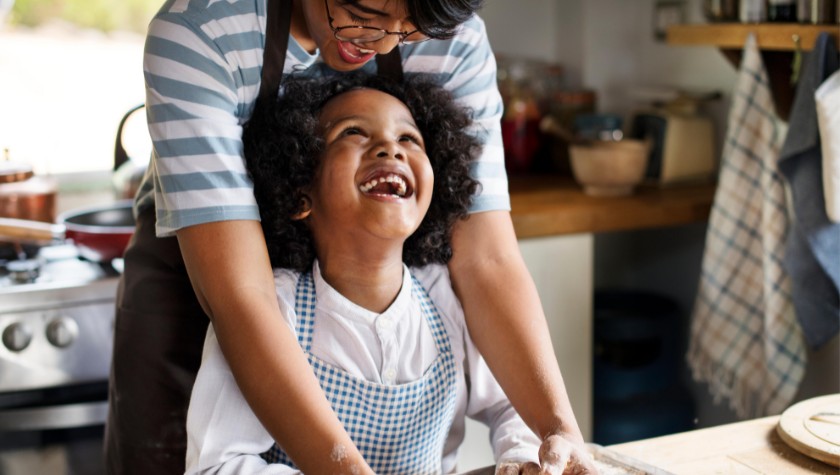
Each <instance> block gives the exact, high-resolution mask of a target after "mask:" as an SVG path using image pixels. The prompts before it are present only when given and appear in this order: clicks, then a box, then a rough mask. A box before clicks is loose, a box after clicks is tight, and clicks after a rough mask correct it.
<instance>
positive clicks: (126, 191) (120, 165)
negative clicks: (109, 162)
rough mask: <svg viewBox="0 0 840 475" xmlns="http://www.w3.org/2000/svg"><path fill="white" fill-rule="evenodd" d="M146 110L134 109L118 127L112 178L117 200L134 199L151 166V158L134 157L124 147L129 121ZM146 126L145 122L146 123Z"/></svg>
mask: <svg viewBox="0 0 840 475" xmlns="http://www.w3.org/2000/svg"><path fill="white" fill-rule="evenodd" d="M143 108H145V104H140V105H137V106H134V107H132V108H131V109H129V110H128V112H126V113H125V115H124V116H123V117H122V119H121V120H120V124H119V126H118V127H117V138H116V141H115V143H114V172H113V175H112V176H111V184H112V186H113V189H114V194H115V196H116V198H117V199H119V200H123V199H133V198H134V196H135V195H136V194H137V190H138V189H140V183H141V182H142V181H143V176H144V175H145V174H146V168H148V165H149V156H148V155H147V156H146V158H145V159H142V158H139V157H134V156H131V155H129V154H128V152H127V151H126V148H125V145H124V138H123V135H124V132H125V129H126V126H127V124H128V123H129V119H130V118H132V117H133V116H134V114H135V113H138V111H140V110H141V109H143ZM144 125H145V121H144Z"/></svg>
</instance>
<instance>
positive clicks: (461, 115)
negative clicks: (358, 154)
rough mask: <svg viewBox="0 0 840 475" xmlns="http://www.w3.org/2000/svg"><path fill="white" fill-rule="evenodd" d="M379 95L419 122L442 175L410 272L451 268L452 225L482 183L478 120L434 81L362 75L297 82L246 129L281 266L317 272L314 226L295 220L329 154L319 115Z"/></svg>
mask: <svg viewBox="0 0 840 475" xmlns="http://www.w3.org/2000/svg"><path fill="white" fill-rule="evenodd" d="M359 88H368V89H375V90H379V91H382V92H385V93H387V94H390V95H391V96H394V97H395V98H397V99H399V100H400V101H402V102H403V103H404V104H405V105H406V106H407V107H408V110H409V111H410V112H411V114H412V116H413V117H414V121H415V123H416V124H417V127H418V128H419V129H420V133H421V134H422V136H423V140H424V142H425V144H426V154H427V155H428V157H429V161H430V162H431V165H432V171H433V172H434V178H435V180H434V189H433V191H432V200H431V203H430V205H429V210H428V212H427V213H426V216H425V217H424V219H423V221H422V222H421V223H420V226H419V227H418V229H417V230H416V231H415V232H414V233H413V234H412V235H411V236H410V237H409V238H408V239H407V240H406V242H405V245H404V246H403V261H404V262H405V263H406V264H408V265H410V266H422V265H426V264H430V263H446V262H447V261H449V258H450V257H451V256H452V246H451V242H450V237H451V232H452V226H453V225H454V224H455V222H456V221H457V220H459V219H461V218H463V217H465V216H466V215H467V209H468V207H469V205H470V203H471V201H472V197H473V195H474V194H475V193H476V192H477V191H478V187H479V184H478V182H477V181H475V180H474V179H472V177H471V176H470V173H469V164H470V162H471V161H472V159H473V156H474V155H475V154H477V153H478V152H479V150H480V143H479V142H478V140H477V139H476V138H475V137H474V136H473V135H472V134H470V133H468V132H467V129H468V127H470V125H471V123H472V121H471V118H470V113H469V111H467V110H466V109H463V108H461V107H459V106H457V105H456V104H455V102H454V101H453V98H452V95H451V93H449V92H448V91H447V90H445V89H443V88H442V87H440V86H437V85H436V84H434V83H433V82H431V81H430V80H428V79H424V78H421V77H414V78H412V79H408V80H406V81H405V82H404V83H395V82H393V81H390V80H387V79H384V78H381V77H377V76H367V75H364V74H362V73H351V74H340V75H338V76H336V77H334V78H330V79H319V80H315V79H300V78H293V77H292V78H289V79H287V80H285V81H284V82H283V84H282V85H281V91H282V92H281V95H280V97H279V98H278V99H277V100H276V101H274V102H268V101H266V102H260V103H258V105H257V107H256V108H255V110H254V114H253V116H252V117H251V120H250V121H249V122H248V123H247V124H245V128H244V132H243V140H244V147H245V163H246V167H247V170H248V174H249V176H250V178H251V180H252V181H253V182H254V195H255V196H256V199H257V203H258V204H259V208H260V216H261V218H262V228H263V233H264V234H265V240H266V244H267V245H268V254H269V257H270V259H271V264H272V266H274V267H283V268H288V269H294V270H297V271H301V272H303V271H306V270H309V268H311V266H312V262H313V261H314V259H315V247H314V243H313V240H312V234H311V232H310V230H309V227H308V226H307V225H306V223H305V222H304V221H303V220H295V219H292V218H293V216H295V215H297V214H298V213H300V212H301V211H303V204H304V190H306V189H307V188H309V187H310V186H311V185H312V183H313V181H314V179H315V175H316V171H317V169H318V162H319V158H320V157H321V154H322V152H323V150H324V139H323V137H322V136H321V135H320V132H319V127H318V115H319V114H320V111H321V108H322V107H323V106H324V104H325V103H326V102H327V101H328V100H330V99H332V98H333V97H335V96H337V95H339V94H342V93H344V92H347V91H350V90H354V89H359Z"/></svg>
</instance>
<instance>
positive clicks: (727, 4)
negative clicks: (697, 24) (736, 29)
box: [703, 0, 738, 22]
mask: <svg viewBox="0 0 840 475" xmlns="http://www.w3.org/2000/svg"><path fill="white" fill-rule="evenodd" d="M703 15H705V17H706V20H708V21H711V22H727V21H737V20H738V2H737V0H703Z"/></svg>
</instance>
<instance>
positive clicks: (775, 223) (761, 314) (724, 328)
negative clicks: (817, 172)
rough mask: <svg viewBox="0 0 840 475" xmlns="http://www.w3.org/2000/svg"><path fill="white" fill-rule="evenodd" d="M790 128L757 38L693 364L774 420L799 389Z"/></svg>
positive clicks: (719, 208)
mask: <svg viewBox="0 0 840 475" xmlns="http://www.w3.org/2000/svg"><path fill="white" fill-rule="evenodd" d="M785 133H786V126H785V124H784V122H782V121H781V120H780V119H779V118H778V117H777V116H776V115H775V113H774V108H773V100H772V98H771V95H770V89H769V86H768V79H767V72H766V70H765V69H764V65H763V63H762V60H761V55H760V53H759V51H758V48H757V46H756V42H755V38H754V37H753V36H752V35H750V36H749V37H748V38H747V41H746V44H745V47H744V52H743V59H742V61H741V65H740V69H739V73H738V80H737V85H736V88H735V91H734V93H733V97H732V106H731V109H730V111H729V122H728V129H727V132H726V141H725V144H724V150H723V156H722V158H721V166H720V175H719V177H718V187H717V191H716V193H715V198H714V203H713V206H712V211H711V215H710V216H709V226H708V231H707V233H706V244H705V246H706V247H705V251H704V255H703V263H702V269H701V276H700V284H699V288H698V293H697V299H696V301H695V304H694V309H693V313H692V321H691V339H690V341H689V350H688V363H689V366H690V367H691V369H692V374H693V377H694V379H695V380H697V381H704V382H706V383H708V385H709V391H710V392H711V394H712V395H713V396H714V398H715V400H716V401H720V400H721V399H728V401H729V406H730V407H731V408H732V409H733V410H735V412H736V413H737V414H738V415H739V416H741V417H757V416H762V415H767V414H778V413H780V412H781V411H782V410H784V409H785V408H786V407H787V406H788V404H789V403H790V402H791V400H792V399H793V397H794V396H795V394H796V391H797V389H798V387H799V383H800V381H801V380H802V376H803V374H804V366H805V359H806V355H805V347H804V343H803V341H802V333H801V331H800V328H799V325H798V324H797V321H796V317H795V315H794V310H793V305H792V302H791V293H790V289H791V281H790V278H789V276H788V274H787V273H786V272H785V269H784V268H783V266H782V262H783V260H784V243H785V241H786V235H787V230H788V217H787V212H786V204H785V189H784V183H783V181H782V177H781V176H780V174H779V172H778V170H777V163H778V158H779V151H780V149H781V145H782V141H783V140H784V135H785Z"/></svg>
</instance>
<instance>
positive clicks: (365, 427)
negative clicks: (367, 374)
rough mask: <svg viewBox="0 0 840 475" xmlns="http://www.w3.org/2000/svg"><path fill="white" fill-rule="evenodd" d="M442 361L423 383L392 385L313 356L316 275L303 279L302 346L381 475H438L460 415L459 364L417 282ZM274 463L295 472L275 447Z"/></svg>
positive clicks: (299, 301) (299, 307)
mask: <svg viewBox="0 0 840 475" xmlns="http://www.w3.org/2000/svg"><path fill="white" fill-rule="evenodd" d="M412 283H413V285H412V293H413V295H414V298H415V299H417V301H419V302H420V306H421V309H422V311H423V314H424V315H425V317H426V320H427V321H428V323H429V328H430V329H431V331H432V335H433V337H434V340H435V346H436V347H437V350H438V356H437V358H436V359H435V361H434V362H433V363H432V365H431V366H430V367H429V368H428V369H427V370H426V372H425V373H424V374H423V377H422V378H420V379H418V380H416V381H412V382H409V383H405V384H396V385H387V384H381V383H375V382H371V381H367V380H365V379H363V378H359V377H356V376H351V375H349V374H347V373H346V372H344V371H343V370H341V369H340V368H337V367H335V366H333V365H331V364H329V363H327V362H325V361H323V360H321V359H319V358H318V357H316V356H314V355H313V354H312V353H311V351H310V350H311V347H312V333H313V331H312V329H313V325H314V317H315V315H314V313H315V312H314V310H315V302H316V297H315V283H314V280H313V278H312V273H311V272H307V273H306V274H303V275H301V277H300V280H299V281H298V284H297V288H296V293H295V311H296V312H297V315H298V321H297V334H298V342H299V343H300V345H301V347H302V348H303V351H304V352H305V353H306V355H307V357H308V358H309V364H310V365H311V366H312V369H313V371H314V372H315V376H317V378H318V381H319V382H320V384H321V388H322V389H323V390H324V393H325V394H326V396H327V399H328V400H329V402H330V404H331V405H332V408H333V410H334V411H335V412H336V414H337V415H338V418H339V420H340V421H341V423H342V424H343V425H344V428H345V430H346V431H347V433H348V434H349V435H350V438H351V439H352V440H353V443H354V444H355V445H356V447H357V448H358V449H359V451H360V452H361V454H362V456H363V457H364V458H365V460H366V461H367V463H368V464H369V465H370V467H371V469H373V471H374V472H376V473H377V474H437V473H440V472H441V461H442V458H443V445H444V442H445V441H446V436H447V434H448V433H449V428H450V425H451V424H452V418H453V414H454V409H455V390H456V387H455V359H454V357H453V356H452V350H451V348H450V346H449V337H448V336H447V334H446V329H445V328H444V326H443V322H442V321H441V318H440V315H439V314H438V311H437V308H436V307H435V305H434V304H433V303H432V301H431V299H430V298H429V295H428V293H427V292H426V290H425V288H423V286H422V284H420V282H419V281H417V280H416V279H415V278H414V277H413V276H412ZM263 457H264V458H265V459H266V460H267V461H268V462H270V463H282V464H284V465H288V466H291V467H294V464H293V463H292V461H291V459H289V457H288V456H287V455H286V454H285V453H284V452H283V450H282V449H280V447H278V446H277V445H274V447H272V448H271V450H269V451H268V452H266V453H265V454H264V456H263Z"/></svg>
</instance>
